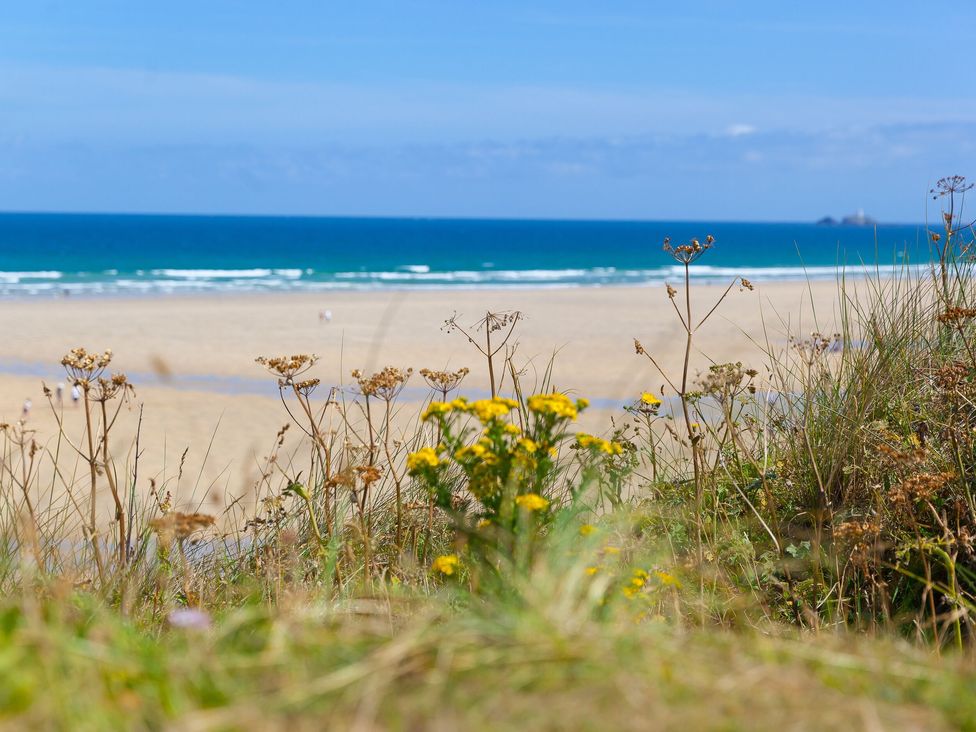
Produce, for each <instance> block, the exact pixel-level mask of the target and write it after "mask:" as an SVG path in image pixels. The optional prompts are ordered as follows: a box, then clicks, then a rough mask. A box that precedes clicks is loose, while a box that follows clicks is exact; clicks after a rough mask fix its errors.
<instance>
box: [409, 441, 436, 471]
mask: <svg viewBox="0 0 976 732" xmlns="http://www.w3.org/2000/svg"><path fill="white" fill-rule="evenodd" d="M440 464H441V459H440V457H438V455H437V451H436V450H435V449H434V448H432V447H422V448H420V449H419V450H417V452H412V453H410V454H409V455H407V470H409V471H410V472H411V473H419V472H421V471H423V470H426V469H428V468H436V467H437V466H438V465H440Z"/></svg>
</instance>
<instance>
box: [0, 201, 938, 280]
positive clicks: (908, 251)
mask: <svg viewBox="0 0 976 732" xmlns="http://www.w3.org/2000/svg"><path fill="white" fill-rule="evenodd" d="M706 234H712V235H713V236H714V237H715V240H716V241H715V246H714V248H713V249H712V250H711V251H709V252H708V253H707V254H706V255H705V256H704V257H703V258H702V259H701V260H700V261H699V262H698V263H697V264H696V266H695V267H694V269H693V274H694V276H695V277H696V278H698V279H702V280H719V279H720V280H725V279H727V278H728V277H729V276H732V275H735V274H739V275H742V276H745V277H748V278H750V279H753V280H756V281H763V280H783V279H802V278H804V277H805V276H810V277H814V278H824V277H834V276H835V272H836V267H837V265H838V264H844V265H845V266H847V267H848V268H849V269H850V270H851V271H853V272H855V273H856V272H857V270H858V269H859V268H860V267H861V266H862V265H868V266H871V267H873V266H875V265H879V266H881V267H891V266H893V265H895V266H898V265H901V264H904V263H906V262H911V263H913V264H918V263H923V262H925V261H927V258H928V249H927V244H926V236H925V232H924V229H923V227H922V226H920V225H879V226H878V227H876V228H875V227H857V226H831V227H827V226H816V225H814V224H801V223H729V222H725V223H723V222H714V223H705V222H680V221H646V222H627V221H619V222H610V221H521V220H519V221H514V220H513V221H505V220H457V219H375V218H374V219H366V218H310V217H309V218H302V217H243V216H241V217H233V216H130V215H74V214H0V295H3V296H45V295H46V296H55V295H64V294H125V293H131V294H138V293H145V294H154V293H169V292H192V291H242V290H324V289H357V288H358V289H365V288H376V287H499V286H501V287H511V286H533V287H539V286H601V285H615V284H641V283H657V282H661V281H663V280H664V279H665V278H669V279H673V278H674V276H675V274H676V272H675V269H674V268H675V263H674V262H673V261H672V260H671V259H670V258H669V256H668V255H667V254H666V253H665V252H663V251H662V247H661V244H662V241H663V239H664V237H665V236H670V237H671V239H672V242H674V243H676V244H677V243H681V242H683V241H686V240H688V239H690V238H691V237H699V238H701V239H704V237H705V235H706Z"/></svg>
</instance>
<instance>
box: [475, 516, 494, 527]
mask: <svg viewBox="0 0 976 732" xmlns="http://www.w3.org/2000/svg"><path fill="white" fill-rule="evenodd" d="M489 526H491V519H486V518H483V519H478V523H477V524H475V527H476V528H479V529H487V528H488V527H489Z"/></svg>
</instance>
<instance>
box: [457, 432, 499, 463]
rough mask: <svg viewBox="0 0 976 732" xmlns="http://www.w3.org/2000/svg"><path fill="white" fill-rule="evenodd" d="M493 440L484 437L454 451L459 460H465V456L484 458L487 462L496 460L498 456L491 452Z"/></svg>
mask: <svg viewBox="0 0 976 732" xmlns="http://www.w3.org/2000/svg"><path fill="white" fill-rule="evenodd" d="M490 448H491V441H490V440H488V439H486V438H484V437H482V438H481V439H480V440H478V441H477V442H476V443H474V444H473V445H466V446H465V447H462V448H461V449H460V450H458V451H457V452H456V453H454V457H455V458H456V459H458V460H464V459H465V458H472V457H473V458H478V459H480V460H484V461H485V462H494V460H496V459H497V456H496V455H495V454H494V453H492V452H491V450H490Z"/></svg>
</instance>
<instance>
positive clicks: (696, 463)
mask: <svg viewBox="0 0 976 732" xmlns="http://www.w3.org/2000/svg"><path fill="white" fill-rule="evenodd" d="M684 269H685V320H684V323H685V332H686V334H687V337H686V339H685V356H684V361H683V363H682V367H681V391H680V392H678V397H679V399H680V400H681V412H682V414H683V415H684V418H685V430H686V432H687V434H688V442H689V444H690V445H691V463H692V470H693V472H694V479H695V528H696V531H697V543H698V563H699V565H701V563H702V562H703V560H704V551H703V548H702V541H703V527H702V519H701V509H702V503H703V500H704V486H702V479H701V465H700V460H699V457H700V456H699V454H698V439H697V436H696V435H695V433H694V430H693V429H692V427H691V424H692V421H691V412H690V405H689V403H688V371H689V367H690V365H691V344H692V340H693V338H694V330H693V329H692V327H691V271H690V265H689V264H688V263H687V262H686V263H685V265H684ZM716 307H717V306H716ZM713 310H714V308H713Z"/></svg>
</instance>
